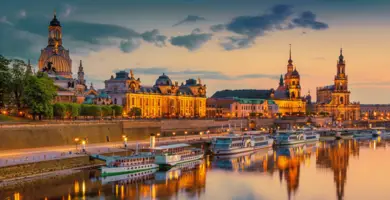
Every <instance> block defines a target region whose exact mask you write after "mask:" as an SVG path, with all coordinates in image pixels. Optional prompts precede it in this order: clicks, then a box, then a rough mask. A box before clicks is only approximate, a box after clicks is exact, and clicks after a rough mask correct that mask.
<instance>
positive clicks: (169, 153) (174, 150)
mask: <svg viewBox="0 0 390 200" xmlns="http://www.w3.org/2000/svg"><path fill="white" fill-rule="evenodd" d="M152 150H153V152H154V153H155V163H156V164H158V165H159V166H160V167H163V168H166V167H167V168H170V167H173V166H175V165H177V164H180V163H184V162H190V161H194V160H200V159H202V158H203V155H204V152H203V150H201V149H198V148H193V147H191V146H190V145H188V144H172V145H165V146H158V147H155V148H153V149H152Z"/></svg>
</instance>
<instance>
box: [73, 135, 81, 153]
mask: <svg viewBox="0 0 390 200" xmlns="http://www.w3.org/2000/svg"><path fill="white" fill-rule="evenodd" d="M79 140H80V139H79V138H75V139H74V143H75V144H76V151H77V143H79Z"/></svg>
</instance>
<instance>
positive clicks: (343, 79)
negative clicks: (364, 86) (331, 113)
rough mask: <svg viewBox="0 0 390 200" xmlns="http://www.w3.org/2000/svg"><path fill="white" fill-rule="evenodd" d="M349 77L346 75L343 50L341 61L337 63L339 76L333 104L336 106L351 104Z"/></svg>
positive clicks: (336, 81)
mask: <svg viewBox="0 0 390 200" xmlns="http://www.w3.org/2000/svg"><path fill="white" fill-rule="evenodd" d="M349 95H350V91H348V76H347V75H346V73H345V60H344V56H343V49H340V56H339V60H338V61H337V74H336V76H335V78H334V92H333V94H332V102H333V104H336V105H343V104H345V105H348V104H349Z"/></svg>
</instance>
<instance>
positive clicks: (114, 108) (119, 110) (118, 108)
mask: <svg viewBox="0 0 390 200" xmlns="http://www.w3.org/2000/svg"><path fill="white" fill-rule="evenodd" d="M111 109H112V115H113V116H122V112H123V107H122V106H118V105H112V106H111Z"/></svg>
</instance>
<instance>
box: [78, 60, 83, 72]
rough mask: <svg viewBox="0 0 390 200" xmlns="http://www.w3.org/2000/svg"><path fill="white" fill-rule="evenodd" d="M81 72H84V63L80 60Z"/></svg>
mask: <svg viewBox="0 0 390 200" xmlns="http://www.w3.org/2000/svg"><path fill="white" fill-rule="evenodd" d="M79 72H84V68H83V61H82V60H80V66H79Z"/></svg>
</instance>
